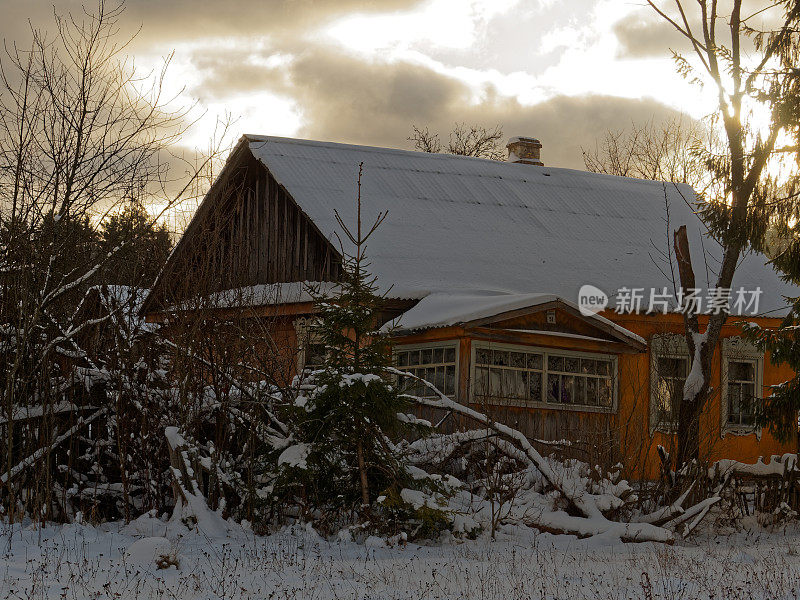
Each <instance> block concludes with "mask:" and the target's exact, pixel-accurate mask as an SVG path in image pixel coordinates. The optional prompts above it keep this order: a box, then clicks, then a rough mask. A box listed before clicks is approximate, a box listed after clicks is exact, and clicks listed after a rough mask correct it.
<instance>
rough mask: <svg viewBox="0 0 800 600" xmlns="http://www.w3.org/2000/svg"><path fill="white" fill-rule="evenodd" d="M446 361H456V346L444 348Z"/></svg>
mask: <svg viewBox="0 0 800 600" xmlns="http://www.w3.org/2000/svg"><path fill="white" fill-rule="evenodd" d="M444 362H448V363H454V362H456V349H455V348H445V349H444Z"/></svg>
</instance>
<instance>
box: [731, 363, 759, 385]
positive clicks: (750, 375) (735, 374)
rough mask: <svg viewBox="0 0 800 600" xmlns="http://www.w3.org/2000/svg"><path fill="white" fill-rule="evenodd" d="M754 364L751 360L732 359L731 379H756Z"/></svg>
mask: <svg viewBox="0 0 800 600" xmlns="http://www.w3.org/2000/svg"><path fill="white" fill-rule="evenodd" d="M753 366H754V365H753V363H750V362H734V361H731V362H730V363H728V375H729V379H731V380H733V381H755V379H756V376H755V375H756V374H755V369H754V368H753Z"/></svg>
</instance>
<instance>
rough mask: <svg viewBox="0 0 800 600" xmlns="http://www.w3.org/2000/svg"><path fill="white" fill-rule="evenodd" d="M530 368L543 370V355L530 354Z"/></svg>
mask: <svg viewBox="0 0 800 600" xmlns="http://www.w3.org/2000/svg"><path fill="white" fill-rule="evenodd" d="M528 368H529V369H537V370H539V371H541V370H542V355H541V354H528Z"/></svg>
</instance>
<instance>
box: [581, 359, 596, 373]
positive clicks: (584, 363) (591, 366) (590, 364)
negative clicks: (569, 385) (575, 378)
mask: <svg viewBox="0 0 800 600" xmlns="http://www.w3.org/2000/svg"><path fill="white" fill-rule="evenodd" d="M595 372H596V367H595V361H594V360H592V359H589V358H582V359H581V373H587V374H590V375H593V374H594V373H595Z"/></svg>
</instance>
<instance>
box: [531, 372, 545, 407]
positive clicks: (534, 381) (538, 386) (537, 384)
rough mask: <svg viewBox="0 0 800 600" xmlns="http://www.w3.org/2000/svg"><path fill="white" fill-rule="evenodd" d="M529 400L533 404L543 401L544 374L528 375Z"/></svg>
mask: <svg viewBox="0 0 800 600" xmlns="http://www.w3.org/2000/svg"><path fill="white" fill-rule="evenodd" d="M528 398H529V399H530V400H531V402H541V401H542V374H541V373H528Z"/></svg>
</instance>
